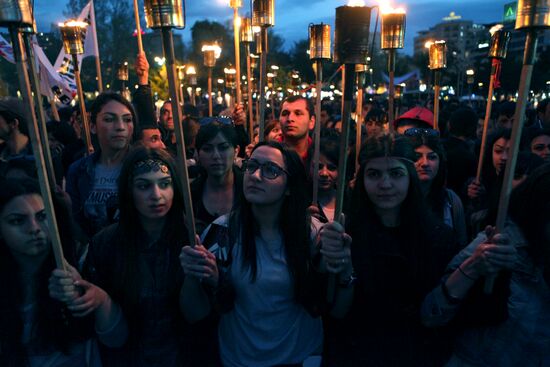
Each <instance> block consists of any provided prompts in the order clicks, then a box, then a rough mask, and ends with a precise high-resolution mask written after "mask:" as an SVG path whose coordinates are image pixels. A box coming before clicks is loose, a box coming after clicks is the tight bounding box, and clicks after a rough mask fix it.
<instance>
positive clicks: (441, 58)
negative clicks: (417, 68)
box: [426, 41, 447, 130]
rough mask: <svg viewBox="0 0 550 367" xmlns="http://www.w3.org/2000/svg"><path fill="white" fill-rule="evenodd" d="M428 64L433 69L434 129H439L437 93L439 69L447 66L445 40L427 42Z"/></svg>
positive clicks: (439, 87)
mask: <svg viewBox="0 0 550 367" xmlns="http://www.w3.org/2000/svg"><path fill="white" fill-rule="evenodd" d="M426 47H427V48H429V55H430V64H429V65H428V67H429V68H430V70H433V71H434V129H435V130H439V93H440V91H441V71H442V70H443V69H445V68H446V67H447V45H446V43H445V41H435V42H427V43H426Z"/></svg>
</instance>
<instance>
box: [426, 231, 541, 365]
mask: <svg viewBox="0 0 550 367" xmlns="http://www.w3.org/2000/svg"><path fill="white" fill-rule="evenodd" d="M504 233H506V234H508V236H509V238H510V245H512V246H515V247H516V249H517V251H518V260H517V262H516V264H515V266H514V269H512V273H511V278H510V284H509V287H508V288H509V289H508V292H509V296H508V298H507V305H506V306H507V318H506V320H504V321H502V322H499V323H497V324H495V325H483V326H480V327H468V328H465V329H464V330H463V332H462V334H461V335H460V336H459V337H458V338H457V342H456V345H455V349H454V358H453V361H454V364H452V365H453V366H455V365H456V366H458V365H459V366H487V367H489V366H499V367H508V366H510V367H512V366H522V367H531V366H550V286H549V285H548V284H547V283H546V282H545V280H544V278H543V270H542V269H541V268H540V267H538V266H537V265H535V264H534V262H533V260H532V259H531V257H530V255H529V254H528V253H527V250H526V247H527V243H526V240H525V238H524V237H523V235H522V233H521V231H520V229H519V228H518V227H517V226H516V225H515V224H514V223H512V222H508V223H507V226H506V228H505V230H504ZM485 240H486V236H485V234H484V233H483V232H482V233H480V234H479V235H478V236H477V238H476V239H474V241H472V243H470V245H468V246H467V247H466V248H465V249H464V250H462V251H461V252H460V253H459V254H458V255H456V256H455V257H454V259H453V260H451V262H450V263H449V265H448V267H447V274H450V273H452V272H453V271H454V270H455V269H457V268H458V266H459V265H460V264H462V263H463V262H464V260H466V259H467V258H468V257H470V256H471V255H472V254H473V252H474V250H475V249H476V248H477V247H478V246H479V245H481V244H482V243H483V242H484V241H485ZM459 309H460V305H452V304H450V303H449V302H447V300H446V298H445V296H444V295H443V292H442V288H441V287H437V288H435V289H434V290H433V291H432V292H431V293H430V294H428V296H427V297H426V298H425V300H424V304H423V307H422V319H423V322H424V323H425V324H426V325H428V326H438V325H443V324H446V323H448V322H450V321H451V319H453V318H454V316H455V315H456V313H457V312H458V311H459ZM457 361H458V362H457Z"/></svg>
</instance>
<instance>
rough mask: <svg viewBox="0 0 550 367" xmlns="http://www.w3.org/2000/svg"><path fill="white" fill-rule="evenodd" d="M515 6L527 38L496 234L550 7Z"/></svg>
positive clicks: (488, 285)
mask: <svg viewBox="0 0 550 367" xmlns="http://www.w3.org/2000/svg"><path fill="white" fill-rule="evenodd" d="M517 9H518V11H517V17H516V27H515V28H516V29H517V30H521V29H523V30H525V31H526V32H527V38H526V39H525V51H524V54H523V67H522V69H521V78H520V82H519V91H518V100H517V102H516V111H515V114H514V125H513V126H512V136H511V137H510V153H509V156H510V159H508V161H507V162H506V169H505V171H504V181H503V182H502V189H501V191H500V198H499V203H498V213H497V220H496V233H502V231H503V230H504V227H505V222H506V218H507V215H508V205H509V203H510V194H511V192H512V180H513V179H514V172H515V170H516V163H517V157H518V153H519V145H520V141H521V132H522V130H523V123H524V121H525V109H526V106H527V98H528V97H529V89H530V87H531V77H532V75H533V66H534V63H535V56H536V53H537V33H538V32H539V31H543V30H545V29H549V28H550V7H549V6H548V0H519V1H518V8H517ZM494 282H495V276H490V277H488V278H487V279H486V281H485V289H484V290H485V293H492V290H493V286H494Z"/></svg>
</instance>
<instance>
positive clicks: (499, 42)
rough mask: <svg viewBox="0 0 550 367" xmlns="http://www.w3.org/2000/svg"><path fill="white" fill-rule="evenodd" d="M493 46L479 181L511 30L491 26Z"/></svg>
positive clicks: (490, 51) (477, 179) (491, 48)
mask: <svg viewBox="0 0 550 367" xmlns="http://www.w3.org/2000/svg"><path fill="white" fill-rule="evenodd" d="M490 32H491V47H490V48H489V57H490V58H491V59H492V65H491V76H490V79H489V96H488V97H487V107H486V109H485V119H484V121H483V134H482V136H481V149H480V154H479V161H478V165H477V174H476V181H477V182H478V183H479V182H480V178H481V170H482V169H483V160H484V158H485V154H484V152H485V145H486V144H487V131H488V127H489V120H490V119H491V108H492V106H493V91H494V88H495V87H496V88H498V87H499V85H497V84H498V78H499V74H500V67H501V63H502V60H503V59H505V58H506V52H507V50H508V42H509V41H510V32H507V31H504V30H502V25H498V26H495V27H493V28H491V30H490Z"/></svg>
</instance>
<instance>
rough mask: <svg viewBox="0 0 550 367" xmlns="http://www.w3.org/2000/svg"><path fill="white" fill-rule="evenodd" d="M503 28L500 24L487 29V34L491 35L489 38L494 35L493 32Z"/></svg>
mask: <svg viewBox="0 0 550 367" xmlns="http://www.w3.org/2000/svg"><path fill="white" fill-rule="evenodd" d="M503 27H504V26H503V25H502V24H496V25H494V26H492V27H491V29H489V33H491V36H492V35H493V34H495V32H498V31H500V30H501V29H502V28H503Z"/></svg>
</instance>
